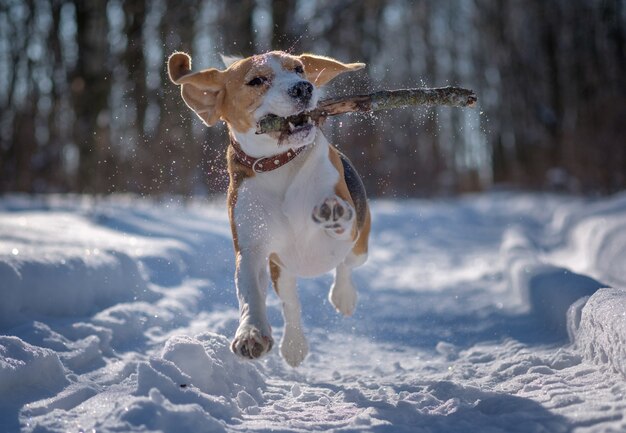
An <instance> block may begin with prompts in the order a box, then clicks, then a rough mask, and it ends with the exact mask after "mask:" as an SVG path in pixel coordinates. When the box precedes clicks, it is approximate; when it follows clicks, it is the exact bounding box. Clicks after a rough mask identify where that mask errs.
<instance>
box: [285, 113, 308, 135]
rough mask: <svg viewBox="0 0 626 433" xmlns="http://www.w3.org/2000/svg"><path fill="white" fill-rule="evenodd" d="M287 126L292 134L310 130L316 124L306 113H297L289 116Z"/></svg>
mask: <svg viewBox="0 0 626 433" xmlns="http://www.w3.org/2000/svg"><path fill="white" fill-rule="evenodd" d="M286 120H287V127H288V132H289V134H290V135H292V134H297V133H299V132H302V131H308V130H310V129H312V128H313V127H314V126H315V122H313V119H311V116H309V115H308V114H306V113H304V112H303V113H300V114H295V115H293V116H289V117H287V119H286Z"/></svg>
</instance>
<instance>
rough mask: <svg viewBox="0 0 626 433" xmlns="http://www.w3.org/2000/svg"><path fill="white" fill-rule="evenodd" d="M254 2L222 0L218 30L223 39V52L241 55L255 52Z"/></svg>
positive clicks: (251, 0)
mask: <svg viewBox="0 0 626 433" xmlns="http://www.w3.org/2000/svg"><path fill="white" fill-rule="evenodd" d="M222 1H223V0H222ZM255 4H256V2H255V0H229V1H223V3H222V9H221V11H222V19H221V23H222V28H221V32H220V33H221V36H222V38H223V41H224V42H223V47H224V50H225V52H224V53H223V54H230V55H237V56H243V57H248V56H251V55H252V54H255V46H254V41H255V36H254V26H253V20H252V18H253V16H252V14H253V13H254V7H255ZM235 11H236V12H235Z"/></svg>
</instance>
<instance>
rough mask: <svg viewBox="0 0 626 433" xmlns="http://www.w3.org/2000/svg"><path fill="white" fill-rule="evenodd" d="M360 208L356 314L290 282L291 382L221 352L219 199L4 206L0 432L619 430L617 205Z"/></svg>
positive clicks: (273, 364)
mask: <svg viewBox="0 0 626 433" xmlns="http://www.w3.org/2000/svg"><path fill="white" fill-rule="evenodd" d="M372 209H373V221H374V229H373V234H372V242H371V255H370V260H369V261H368V263H367V264H366V265H365V266H363V267H362V268H360V269H359V270H358V271H357V272H356V283H357V285H358V288H359V294H360V297H359V304H358V307H357V312H356V314H355V316H354V317H352V318H342V317H339V316H338V315H336V314H335V312H334V310H333V308H332V307H331V306H330V304H329V303H328V301H327V300H326V296H327V291H328V288H329V286H330V282H331V278H330V276H329V275H325V276H322V277H319V278H316V279H308V280H302V281H301V282H300V292H301V299H302V304H303V316H304V317H303V318H304V324H305V327H306V333H307V335H308V337H309V343H310V349H311V351H310V352H311V353H310V354H309V356H308V358H307V359H306V360H305V362H304V364H303V365H302V366H301V367H299V368H297V369H292V368H290V367H289V366H287V365H286V364H285V363H284V362H283V361H282V360H281V358H280V356H279V355H278V354H277V352H278V351H277V350H276V349H275V350H274V351H273V352H272V353H271V354H270V356H268V357H267V358H265V359H263V360H262V361H260V362H252V363H250V362H243V361H239V360H238V359H236V358H235V357H234V355H233V354H232V353H231V352H230V350H229V348H228V346H229V339H230V338H231V337H232V335H233V333H234V331H235V329H236V325H237V314H238V313H237V308H236V297H235V293H234V283H233V268H234V263H233V253H232V246H231V245H232V244H231V239H230V231H229V226H228V223H227V217H226V210H225V205H224V203H223V202H222V201H219V202H215V203H210V204H206V203H202V202H199V201H193V202H189V203H184V204H183V203H180V202H178V201H176V200H165V201H163V202H160V203H156V202H151V201H147V200H142V199H139V198H137V197H131V196H118V197H112V198H98V199H96V198H92V197H82V196H51V197H40V198H27V197H23V196H8V197H4V198H2V199H0V431H1V432H13V431H20V430H21V431H26V432H31V431H32V432H37V433H42V432H48V431H54V432H66V431H67V432H79V431H84V432H87V431H89V432H91V431H96V432H104V431H116V432H128V431H133V432H134V431H142V432H143V431H158V430H160V431H165V432H220V431H227V432H249V431H254V432H269V431H353V432H356V431H366V432H367V431H372V432H454V431H458V432H513V431H520V432H567V431H576V432H583V431H585V432H586V431H598V432H599V431H616V432H617V431H626V419H625V415H626V398H625V393H626V291H625V290H623V288H624V287H626V195H624V194H622V195H618V196H614V197H612V198H605V199H599V200H591V199H582V198H574V197H565V196H550V195H548V196H546V195H533V194H513V193H492V194H484V195H475V196H468V197H464V198H461V199H454V200H438V201H427V200H414V201H374V202H373V203H372ZM604 287H606V288H604ZM620 287H621V288H620ZM600 288H602V289H600ZM598 289H600V290H598ZM268 303H269V314H270V320H271V322H272V325H273V329H274V334H275V338H276V339H277V340H278V339H279V338H280V334H281V332H282V319H281V315H280V309H279V302H278V299H277V298H276V296H275V295H274V294H273V293H271V291H270V295H269V298H268ZM571 304H573V305H572V306H571V307H570V305H571Z"/></svg>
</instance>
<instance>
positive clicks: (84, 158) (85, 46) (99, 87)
mask: <svg viewBox="0 0 626 433" xmlns="http://www.w3.org/2000/svg"><path fill="white" fill-rule="evenodd" d="M73 3H74V7H75V10H76V28H77V32H76V44H77V48H78V52H77V56H78V58H77V61H76V68H75V70H74V71H73V72H72V74H71V81H70V82H71V84H70V86H71V90H72V105H73V107H74V113H75V115H76V118H75V122H74V134H73V139H74V142H75V143H76V145H77V146H78V153H79V158H80V165H79V169H78V179H77V181H78V188H80V189H81V190H82V191H83V192H92V193H102V192H107V191H111V190H112V189H113V188H114V184H115V174H116V164H117V160H116V155H115V154H114V153H113V150H112V148H111V145H110V136H109V120H110V119H109V111H108V99H109V94H110V90H111V78H112V77H111V71H110V70H109V69H108V66H109V65H108V63H109V62H108V61H109V46H108V41H107V38H106V35H107V34H108V23H107V1H106V0H90V1H82V0H73Z"/></svg>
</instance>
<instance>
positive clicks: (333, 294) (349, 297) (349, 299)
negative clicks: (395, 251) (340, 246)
mask: <svg viewBox="0 0 626 433" xmlns="http://www.w3.org/2000/svg"><path fill="white" fill-rule="evenodd" d="M370 225H371V220H370V215H369V210H367V214H366V216H365V221H364V223H363V226H362V227H361V229H360V231H359V236H358V238H357V241H356V243H355V245H354V247H353V248H352V251H350V253H348V255H347V256H346V258H345V260H344V261H343V262H341V263H340V264H339V266H337V268H336V269H335V280H334V281H333V285H332V286H331V288H330V292H329V293H328V299H329V300H330V303H331V304H332V305H333V307H335V309H336V310H337V311H339V312H340V313H341V314H343V315H344V316H351V315H352V314H353V313H354V309H355V307H356V300H357V294H356V288H355V287H354V283H353V282H352V269H354V268H356V267H358V266H361V265H362V264H363V263H365V261H366V260H367V248H368V239H369V232H370Z"/></svg>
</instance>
